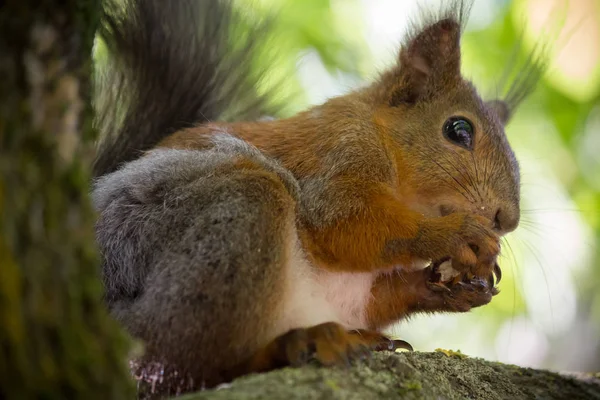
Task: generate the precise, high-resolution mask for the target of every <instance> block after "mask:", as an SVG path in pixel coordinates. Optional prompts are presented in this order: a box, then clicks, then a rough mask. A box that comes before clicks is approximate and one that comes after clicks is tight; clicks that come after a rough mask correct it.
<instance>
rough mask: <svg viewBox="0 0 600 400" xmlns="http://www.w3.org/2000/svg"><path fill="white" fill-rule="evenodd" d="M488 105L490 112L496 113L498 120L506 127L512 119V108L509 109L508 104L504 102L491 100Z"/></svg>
mask: <svg viewBox="0 0 600 400" xmlns="http://www.w3.org/2000/svg"><path fill="white" fill-rule="evenodd" d="M486 105H487V106H488V108H489V109H490V110H492V112H493V113H495V114H496V115H497V116H498V119H499V120H500V122H502V125H506V124H507V123H508V121H509V120H510V117H511V115H510V114H511V113H510V108H509V107H508V104H506V102H504V101H502V100H491V101H488V102H486Z"/></svg>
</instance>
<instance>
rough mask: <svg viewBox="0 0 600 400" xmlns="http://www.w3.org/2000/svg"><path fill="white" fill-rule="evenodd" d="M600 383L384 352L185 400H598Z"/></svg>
mask: <svg viewBox="0 0 600 400" xmlns="http://www.w3.org/2000/svg"><path fill="white" fill-rule="evenodd" d="M599 382H600V380H598V379H594V378H593V377H591V378H590V379H589V380H583V379H578V378H575V377H571V376H564V375H560V374H557V373H554V372H549V371H544V370H536V369H529V368H520V367H517V366H514V365H508V364H501V363H496V362H489V361H485V360H482V359H477V358H469V357H465V356H464V355H453V354H452V353H444V352H435V353H419V352H414V353H407V352H402V353H399V354H398V353H396V354H392V353H389V352H386V353H376V354H374V355H373V357H372V358H371V359H369V360H366V361H361V362H357V363H354V364H353V365H352V366H350V367H337V368H322V367H317V366H307V367H303V368H285V369H282V370H278V371H274V372H271V373H268V374H260V375H250V376H247V377H243V378H240V379H238V380H236V381H234V382H233V383H232V384H231V385H224V386H223V387H221V388H220V389H217V390H207V391H203V392H198V393H193V394H190V395H187V396H184V397H181V400H221V399H223V400H225V399H227V400H258V399H272V400H277V399H284V400H295V399H298V400H300V399H302V400H310V399H328V400H364V399H381V400H387V399H389V400H391V399H411V400H413V399H414V400H416V399H445V400H454V399H456V400H458V399H478V400H479V399H480V400H500V399H511V400H513V399H514V400H519V399H549V400H550V399H556V400H558V399H572V400H584V399H585V400H593V399H600V383H599Z"/></svg>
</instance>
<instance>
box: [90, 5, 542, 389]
mask: <svg viewBox="0 0 600 400" xmlns="http://www.w3.org/2000/svg"><path fill="white" fill-rule="evenodd" d="M443 3H444V5H443V6H442V7H441V9H440V10H438V11H437V12H423V13H422V14H421V15H420V16H419V18H418V19H417V20H416V21H415V22H414V23H413V24H412V27H411V29H410V30H409V32H408V33H407V35H406V37H405V38H404V40H403V42H402V45H401V46H400V51H399V53H398V57H397V63H396V65H395V66H393V67H392V68H391V69H389V70H388V71H386V72H384V73H383V74H381V76H380V77H379V79H377V80H376V81H375V82H373V83H372V84H370V85H369V86H366V87H363V88H360V89H358V90H355V91H352V92H350V93H349V94H347V95H343V96H340V97H336V98H332V99H330V100H328V101H326V102H325V103H324V104H322V105H319V106H316V107H313V108H311V109H309V110H308V111H305V112H301V113H299V114H297V115H295V116H292V117H290V118H286V119H269V120H263V119H260V117H261V116H264V115H271V114H269V113H271V112H274V111H273V110H274V109H275V107H276V106H277V105H276V104H274V103H273V102H271V100H270V99H269V96H268V95H262V94H259V93H258V91H257V89H256V82H257V80H258V79H260V77H261V75H260V74H257V73H256V72H255V68H256V67H255V66H253V65H251V60H252V55H253V54H254V53H253V52H255V51H256V48H257V44H256V43H255V42H254V40H255V39H256V38H259V37H261V36H260V34H261V32H264V31H263V30H264V29H265V27H266V26H268V22H256V23H255V24H254V25H250V26H249V24H248V21H247V20H246V21H245V22H244V23H245V25H241V23H240V21H241V20H240V18H243V15H241V14H240V12H239V10H238V9H236V8H234V7H233V6H232V5H231V3H230V2H227V1H223V0H220V1H210V2H209V1H201V0H198V1H194V0H176V1H172V2H170V3H169V6H168V7H167V6H166V5H164V3H163V2H162V1H161V0H125V1H116V0H115V1H112V0H105V2H104V8H105V13H104V16H103V20H102V24H101V28H100V31H99V34H100V37H101V38H102V40H103V41H104V44H105V45H106V49H107V57H108V64H107V65H108V66H107V67H106V68H105V69H104V74H103V75H101V76H100V77H99V78H98V79H97V82H96V91H97V92H96V103H95V104H96V109H97V114H98V117H97V122H96V123H97V126H98V127H99V129H100V131H101V133H102V134H103V139H102V141H101V143H100V146H99V149H98V156H97V159H96V162H95V164H94V166H93V171H94V175H95V180H94V183H93V190H92V199H93V202H94V206H95V208H96V209H97V210H98V220H97V223H96V236H97V242H98V245H99V248H100V251H101V254H102V259H103V265H102V277H103V282H104V287H105V300H106V303H107V305H108V307H109V309H110V311H111V313H112V315H113V316H114V317H115V318H116V319H117V320H118V321H119V322H120V323H121V324H122V325H123V326H124V327H125V328H126V329H127V331H128V332H129V333H130V334H131V335H132V336H134V337H135V338H139V339H141V340H142V341H143V342H144V344H145V346H146V349H145V355H144V356H143V361H144V362H146V365H148V363H150V362H154V361H156V362H160V363H163V364H162V365H167V366H171V368H172V369H171V370H172V371H177V372H176V373H175V374H173V375H172V377H175V378H173V379H172V380H171V381H170V382H171V383H169V385H166V384H165V385H166V386H165V388H166V389H164V391H163V393H167V392H168V393H170V394H173V393H179V392H181V391H188V390H193V389H198V388H202V387H214V386H215V385H218V384H220V383H223V382H227V381H229V380H231V379H234V378H236V377H238V376H241V375H244V374H248V373H252V372H262V371H268V370H271V369H275V368H279V367H283V366H298V365H303V364H305V363H307V362H311V360H316V361H317V362H319V363H320V364H322V365H326V366H328V365H340V364H342V365H343V364H346V363H348V362H349V361H351V360H354V359H357V358H361V357H364V356H367V355H368V354H369V353H370V351H372V350H382V349H383V350H385V349H394V348H395V347H404V348H410V345H408V344H407V343H406V342H403V341H401V340H392V339H390V338H388V337H387V336H386V335H385V334H384V333H383V331H384V330H385V328H386V327H388V326H390V325H391V324H393V323H396V322H398V321H400V320H402V319H405V318H407V317H409V316H410V315H412V314H414V313H433V312H466V311H468V310H470V309H472V308H474V307H479V306H482V305H485V304H487V303H489V302H490V301H491V299H492V297H493V296H494V295H495V294H496V293H498V289H497V286H496V283H497V282H498V281H499V280H500V277H501V270H500V268H499V266H498V263H497V257H498V255H499V252H500V239H501V237H502V236H503V235H505V234H506V233H508V232H511V231H513V230H514V229H515V228H516V227H517V226H518V223H519V215H520V209H519V196H520V181H519V165H518V162H517V160H516V158H515V155H514V153H513V150H512V149H511V147H510V145H509V143H508V140H507V138H506V135H505V132H504V127H505V125H506V124H507V123H508V121H509V120H510V117H511V116H512V115H513V114H514V112H515V109H516V107H517V106H518V105H519V103H520V102H521V101H522V100H523V99H524V98H525V97H526V96H527V94H528V93H530V92H531V91H532V90H533V88H534V87H535V85H536V82H537V80H538V79H539V76H540V73H539V72H540V71H541V70H542V69H543V68H542V66H541V63H540V62H539V60H538V59H536V58H535V57H534V55H531V56H530V58H529V59H528V63H527V65H526V68H524V69H523V71H521V75H520V77H521V78H519V79H515V82H514V83H513V85H512V86H511V87H510V90H509V91H508V95H507V97H506V98H505V99H493V100H490V101H484V100H482V99H481V97H480V95H479V94H478V91H477V89H476V88H475V87H474V85H473V84H472V83H471V82H469V81H468V80H467V79H465V78H464V77H463V76H462V75H461V71H460V69H461V49H460V41H461V35H462V32H463V30H464V26H465V24H466V20H467V17H468V14H469V10H470V7H471V2H469V1H466V0H453V1H448V2H443ZM236 24H237V25H236ZM232 26H246V29H248V32H247V34H246V35H240V43H241V44H240V45H237V46H232V44H231V40H230V32H231V27H232ZM244 38H245V39H244ZM253 71H254V72H253Z"/></svg>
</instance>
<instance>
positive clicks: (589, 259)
mask: <svg viewBox="0 0 600 400" xmlns="http://www.w3.org/2000/svg"><path fill="white" fill-rule="evenodd" d="M420 3H424V4H426V5H431V6H435V5H436V2H435V1H420ZM437 3H439V1H438V2H437ZM238 4H239V6H240V7H244V8H248V7H252V9H253V10H254V11H256V12H253V13H252V15H277V18H276V21H277V26H276V31H275V32H274V35H273V37H272V38H270V40H269V42H268V43H269V44H268V45H269V46H272V48H274V49H277V52H278V53H279V55H280V56H281V57H280V62H278V63H277V64H274V65H271V66H270V68H271V70H272V71H273V76H274V77H275V78H274V79H273V80H272V81H270V82H266V83H265V86H264V87H263V88H262V89H263V90H270V88H271V86H270V84H271V83H273V82H276V81H278V78H282V77H283V78H284V80H285V82H286V85H285V86H284V87H281V86H278V89H277V90H279V91H280V92H281V91H284V92H286V93H285V94H294V96H293V101H290V102H289V104H288V105H289V107H288V109H287V110H286V113H288V114H289V113H293V112H296V111H299V110H302V109H305V108H307V107H309V106H310V105H311V104H317V103H320V102H322V101H324V100H325V99H327V98H328V97H332V96H335V95H338V94H342V93H345V92H347V91H349V90H351V89H353V88H356V87H358V86H359V85H361V84H364V83H367V82H368V81H369V80H370V79H372V78H373V77H375V76H376V74H377V71H381V70H382V69H383V68H385V67H386V66H389V65H390V64H391V63H393V62H394V58H395V56H396V51H397V48H398V44H399V43H401V38H402V32H403V30H404V28H405V26H406V22H407V19H406V18H407V16H410V15H415V11H417V8H416V3H415V1H413V0H362V1H361V0H302V1H300V0H238ZM559 33H560V34H559ZM521 37H522V38H523V42H524V46H522V48H521V56H526V54H527V52H528V51H531V49H532V47H533V46H534V45H535V43H536V42H538V41H540V40H541V41H542V42H544V43H550V44H552V50H551V51H550V69H549V71H548V73H547V74H546V75H545V77H544V78H543V80H542V82H541V84H540V85H539V88H538V90H537V91H536V92H535V93H534V94H533V95H532V96H531V97H530V98H529V99H528V100H527V101H526V103H525V104H523V105H522V106H521V108H520V109H519V111H518V113H517V115H516V116H515V118H514V119H513V120H512V122H511V123H510V125H509V126H508V129H507V134H508V136H509V140H510V141H511V143H512V145H513V147H514V149H515V152H516V154H517V157H518V158H519V160H520V162H521V166H522V176H523V184H522V195H523V202H522V223H521V226H520V228H519V229H518V230H517V231H516V232H515V233H513V234H511V235H510V236H509V237H508V242H507V243H506V244H505V246H504V247H503V256H502V259H501V265H502V268H503V271H504V277H503V280H502V282H501V284H500V289H501V293H500V295H498V296H497V297H496V298H495V299H494V300H493V301H492V303H491V304H490V305H488V306H486V307H482V308H480V309H477V310H475V311H473V312H470V313H468V314H461V315H456V314H454V315H440V316H421V317H416V318H414V319H412V320H410V321H405V322H402V323H400V324H398V326H396V327H394V328H393V329H392V333H394V334H396V335H398V336H400V337H402V338H404V339H406V340H408V341H409V342H411V343H412V344H413V345H414V346H415V347H416V348H417V349H419V350H433V349H435V348H438V347H441V348H446V349H454V350H456V349H459V350H461V351H462V352H464V353H466V354H469V355H472V356H481V357H485V358H487V359H492V360H500V361H503V362H511V363H516V364H519V365H524V366H535V367H546V368H552V369H557V370H587V371H599V370H600V251H599V249H600V246H598V243H599V242H600V101H599V100H600V0H573V1H570V2H566V1H563V0H561V1H558V0H557V1H554V0H515V1H502V0H478V1H475V6H474V8H473V11H472V14H471V18H470V20H469V24H468V26H467V32H466V34H465V36H464V39H463V60H464V62H463V70H464V73H465V75H466V76H467V77H469V78H471V79H472V80H473V81H474V82H475V84H476V85H477V86H478V87H479V88H480V91H481V93H482V95H483V96H484V97H487V98H490V97H493V96H495V95H496V94H497V93H501V92H502V87H500V86H499V85H500V81H501V77H502V75H503V72H504V71H505V70H507V68H510V66H511V64H510V63H511V62H512V61H511V57H510V56H511V54H512V51H513V49H514V47H515V45H516V43H517V41H518V40H519V38H521ZM290 71H291V72H290ZM281 94H283V93H281Z"/></svg>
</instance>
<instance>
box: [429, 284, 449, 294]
mask: <svg viewBox="0 0 600 400" xmlns="http://www.w3.org/2000/svg"><path fill="white" fill-rule="evenodd" d="M427 287H428V288H429V289H430V290H432V291H434V292H452V291H451V290H450V288H449V287H448V286H446V285H444V284H443V283H440V282H431V281H428V282H427Z"/></svg>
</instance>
